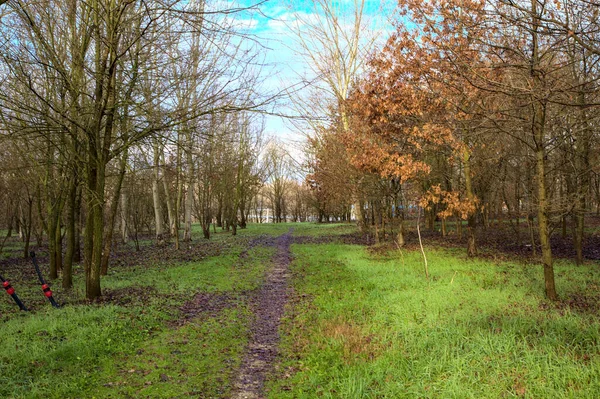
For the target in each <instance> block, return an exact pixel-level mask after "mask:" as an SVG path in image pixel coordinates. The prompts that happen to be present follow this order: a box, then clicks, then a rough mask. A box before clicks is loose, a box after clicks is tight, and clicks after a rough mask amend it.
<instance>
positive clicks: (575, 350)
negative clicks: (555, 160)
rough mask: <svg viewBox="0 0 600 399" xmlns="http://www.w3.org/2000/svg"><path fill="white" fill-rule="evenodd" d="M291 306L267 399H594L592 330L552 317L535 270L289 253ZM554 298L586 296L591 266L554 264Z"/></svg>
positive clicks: (588, 323)
mask: <svg viewBox="0 0 600 399" xmlns="http://www.w3.org/2000/svg"><path fill="white" fill-rule="evenodd" d="M294 255H295V257H296V261H295V263H294V270H295V273H296V279H295V284H294V288H295V291H296V292H301V293H306V294H307V296H300V297H299V298H297V300H296V302H295V304H294V306H293V307H292V308H290V310H289V312H288V313H289V315H288V320H287V323H286V325H285V328H284V355H283V359H284V360H283V364H282V366H281V367H282V369H281V370H282V371H281V373H282V374H283V375H284V376H287V378H283V379H279V380H278V381H277V382H275V383H273V384H272V386H271V388H272V390H271V392H270V394H269V397H270V398H313V397H329V398H415V397H430V398H501V397H531V398H559V397H560V398H563V397H571V398H596V397H600V354H599V352H598V343H599V341H600V324H599V320H598V316H597V315H595V314H591V313H576V312H575V311H571V310H568V308H567V309H566V310H565V309H564V308H563V309H555V308H554V307H553V305H552V304H548V303H547V301H546V300H545V299H544V297H543V281H542V278H543V276H542V272H541V270H540V268H539V267H538V266H531V265H529V266H524V265H517V264H511V263H500V264H496V263H493V262H487V261H483V260H467V259H465V258H464V257H463V256H460V255H456V253H455V251H450V252H448V251H441V250H430V251H428V260H429V269H430V273H431V278H430V280H429V281H428V280H426V279H425V276H424V272H423V262H422V258H421V256H420V253H418V252H406V251H405V252H404V253H403V255H400V253H398V252H396V251H393V252H391V253H384V254H380V255H373V254H370V253H369V252H368V251H367V250H366V249H364V248H361V247H356V246H348V245H312V246H307V245H304V246H294ZM557 276H558V287H559V291H560V292H561V294H563V295H564V296H568V295H570V294H572V293H575V292H577V293H579V294H589V295H596V289H597V285H596V284H597V283H598V281H599V280H600V279H599V275H598V271H597V265H588V266H586V267H580V268H575V267H574V266H573V265H572V264H570V263H568V262H561V263H559V264H558V265H557Z"/></svg>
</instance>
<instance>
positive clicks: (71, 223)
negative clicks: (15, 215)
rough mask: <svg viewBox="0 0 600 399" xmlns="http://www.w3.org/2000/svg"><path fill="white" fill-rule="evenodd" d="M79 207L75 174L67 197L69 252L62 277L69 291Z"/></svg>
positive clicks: (63, 284) (63, 285) (71, 285)
mask: <svg viewBox="0 0 600 399" xmlns="http://www.w3.org/2000/svg"><path fill="white" fill-rule="evenodd" d="M76 205H77V180H76V177H75V173H73V176H72V177H71V181H70V182H69V195H68V197H67V225H66V229H67V233H66V238H67V252H66V255H65V264H64V268H63V275H62V287H63V288H64V289H65V290H69V289H71V288H72V287H73V258H74V257H75V229H76V226H75V213H76V211H75V206H76Z"/></svg>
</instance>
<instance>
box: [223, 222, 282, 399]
mask: <svg viewBox="0 0 600 399" xmlns="http://www.w3.org/2000/svg"><path fill="white" fill-rule="evenodd" d="M292 241H293V240H292V235H291V232H289V233H287V234H284V235H282V236H280V237H278V238H277V239H275V240H266V239H265V240H263V241H261V242H257V243H256V245H259V244H260V245H265V244H266V245H272V246H275V247H276V248H277V253H276V254H275V256H274V266H273V268H272V269H271V270H270V271H269V272H268V273H267V276H266V278H265V283H264V285H263V286H262V287H261V288H260V290H259V291H258V292H257V294H256V296H255V297H254V298H253V300H252V302H251V309H252V310H253V312H254V315H255V319H254V321H253V323H252V325H251V327H250V331H251V338H250V341H249V343H248V347H247V348H246V353H245V355H244V358H243V360H242V365H241V366H240V369H239V370H238V373H237V376H236V377H235V378H234V385H233V386H234V389H233V394H232V398H233V399H258V398H262V397H263V394H264V383H265V379H266V378H267V376H268V375H269V373H270V372H271V371H272V369H273V363H274V361H275V358H276V356H277V353H278V346H279V325H280V322H281V317H282V316H283V313H284V307H285V304H286V302H287V300H288V278H289V275H290V273H289V264H290V261H291V253H290V245H291V243H292Z"/></svg>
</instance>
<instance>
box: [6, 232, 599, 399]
mask: <svg viewBox="0 0 600 399" xmlns="http://www.w3.org/2000/svg"><path fill="white" fill-rule="evenodd" d="M290 228H292V230H290ZM594 231H596V230H594ZM478 233H479V237H478V243H479V244H480V254H481V256H480V257H478V258H477V259H467V258H466V256H465V250H464V245H463V244H464V237H463V238H462V239H459V238H458V237H457V236H456V235H453V234H452V233H451V234H450V235H448V236H447V237H444V238H442V237H441V235H440V233H439V232H423V238H424V240H425V245H426V247H425V248H426V249H425V250H426V254H427V258H428V261H429V268H430V278H429V279H426V278H425V277H424V274H423V259H422V255H421V253H420V251H419V250H418V247H417V245H418V244H417V239H416V235H414V234H416V233H414V232H411V233H409V235H408V245H407V246H406V247H405V248H402V249H398V248H396V247H395V245H394V244H393V243H391V242H390V243H387V244H385V243H384V244H377V245H374V244H373V243H372V238H369V237H368V236H361V235H360V234H358V232H356V229H355V228H354V227H353V226H351V225H345V224H328V225H315V224H281V225H251V226H249V228H248V229H246V230H239V235H238V236H236V237H232V236H230V235H229V234H227V233H225V232H223V233H218V234H215V235H214V236H213V238H212V239H211V240H210V241H206V240H194V241H193V242H192V243H191V244H189V245H187V246H186V247H185V248H184V249H181V250H178V251H177V250H175V249H173V248H172V246H170V245H169V246H164V247H160V248H158V247H155V246H154V245H153V244H152V243H151V242H150V241H149V240H148V241H144V242H143V245H142V247H141V250H140V251H135V248H134V246H133V245H119V246H117V247H116V248H115V252H114V254H113V257H112V258H111V268H110V272H109V275H108V276H105V277H104V278H103V296H102V298H101V299H100V300H98V301H96V302H94V303H88V302H87V301H86V300H85V299H84V292H83V286H84V285H83V271H82V269H81V267H80V266H78V267H77V268H76V270H75V288H74V289H73V290H70V291H68V292H66V291H63V290H62V288H61V287H60V281H58V280H57V281H53V282H51V285H52V288H53V291H54V292H55V297H56V299H57V300H58V302H59V303H62V304H64V306H63V307H62V308H61V309H58V310H56V309H53V308H51V307H50V306H49V304H48V302H47V301H46V300H45V298H44V297H43V295H42V294H41V290H40V288H39V283H38V282H37V279H36V276H35V272H34V271H33V268H32V267H31V264H30V262H29V261H28V260H25V259H20V256H22V254H21V252H20V251H21V250H22V249H21V247H20V243H19V242H18V241H16V240H10V241H9V245H8V247H7V248H6V250H5V251H4V253H3V255H2V256H1V257H0V274H2V275H3V276H4V277H5V278H9V279H10V280H11V281H12V283H13V286H14V287H15V289H16V290H17V293H18V294H19V295H20V297H21V298H22V300H23V301H24V302H25V304H26V305H27V306H28V307H29V308H30V310H31V311H30V312H27V313H25V312H19V311H18V308H17V307H16V306H15V304H14V303H13V302H12V301H11V298H10V297H8V296H6V295H4V296H3V299H0V323H1V324H2V328H0V348H2V349H3V350H2V351H1V353H0V397H7V398H38V397H50V398H53V397H57V398H58V397H62V398H80V397H89V398H92V397H95V398H187V397H196V398H224V399H225V398H235V399H242V398H247V399H255V398H271V399H274V398H277V399H279V398H307V399H308V398H315V397H329V398H402V397H406V398H412V397H431V398H436V397H457V398H459V397H460V398H463V397H478V398H479V397H481V398H499V397H535V398H538V397H542V398H544V397H572V398H595V397H599V396H600V350H599V349H598V348H599V347H600V294H598V292H599V291H598V289H599V288H600V269H599V267H598V266H599V264H598V262H597V261H596V260H595V259H597V258H596V257H595V256H596V253H595V251H596V250H597V247H596V244H595V242H596V241H595V240H597V237H596V234H591V235H590V236H589V237H588V239H587V242H586V244H587V246H586V252H585V254H586V259H587V261H586V263H585V264H584V265H583V266H575V265H574V264H573V263H572V262H571V261H570V260H569V259H568V257H570V256H571V255H572V252H570V251H571V250H570V248H569V242H568V238H562V237H561V236H560V235H557V234H555V235H554V240H553V246H554V248H555V249H556V253H557V254H558V258H559V259H557V261H556V276H557V288H558V291H559V294H560V296H561V300H560V301H558V302H549V301H547V300H546V299H545V298H544V294H543V275H542V273H541V267H539V265H538V264H537V262H536V260H535V257H533V254H532V249H531V247H530V246H529V247H528V246H527V245H528V244H527V242H526V240H525V238H526V237H528V235H526V233H527V231H526V230H524V231H523V232H522V234H523V235H522V237H521V242H520V243H518V240H517V238H516V237H515V235H514V234H511V233H510V231H508V232H507V229H504V230H501V229H488V230H483V229H481V230H480V231H479V232H478ZM590 244H591V245H590ZM560 248H564V250H562V252H561V249H560ZM34 249H35V250H36V252H38V258H39V261H40V265H41V267H42V270H43V272H44V273H47V269H46V268H47V264H46V263H47V260H46V258H45V248H43V247H41V248H34ZM561 257H562V259H561Z"/></svg>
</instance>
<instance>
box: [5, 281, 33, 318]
mask: <svg viewBox="0 0 600 399" xmlns="http://www.w3.org/2000/svg"><path fill="white" fill-rule="evenodd" d="M0 282H2V287H3V288H4V289H5V290H6V293H7V294H8V295H10V296H11V297H12V299H14V301H15V303H16V304H17V305H19V308H20V309H21V310H23V311H25V312H27V310H28V309H27V308H26V307H25V305H23V302H21V300H20V299H19V297H18V296H17V293H16V292H15V289H14V288H13V287H12V285H10V281H8V280H5V279H4V277H2V276H0Z"/></svg>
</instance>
